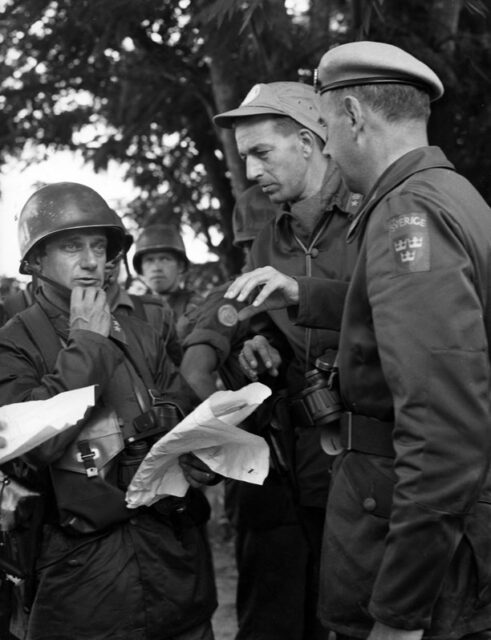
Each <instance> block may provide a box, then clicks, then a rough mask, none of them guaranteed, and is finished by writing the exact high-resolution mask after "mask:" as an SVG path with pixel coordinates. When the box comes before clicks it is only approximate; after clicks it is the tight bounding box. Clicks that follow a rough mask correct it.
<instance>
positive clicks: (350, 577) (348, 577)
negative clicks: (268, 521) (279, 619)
mask: <svg viewBox="0 0 491 640" xmlns="http://www.w3.org/2000/svg"><path fill="white" fill-rule="evenodd" d="M350 239H351V240H352V241H353V242H356V243H360V256H359V259H358V262H357V265H356V268H355V271H354V273H353V278H352V281H351V284H350V287H349V291H348V295H347V298H346V307H345V314H344V318H343V325H342V331H341V339H340V361H339V367H340V377H341V390H342V396H343V399H344V403H345V405H346V407H347V408H348V409H349V410H351V411H352V412H354V413H358V414H362V415H365V416H372V417H375V418H378V419H379V420H383V421H393V442H394V447H395V459H390V458H382V457H378V456H374V455H366V454H363V453H357V452H356V451H351V452H348V453H347V454H345V455H344V458H343V459H342V460H341V461H340V465H339V467H338V469H337V475H336V480H335V481H334V483H333V485H332V493H331V494H330V502H329V509H328V515H327V519H326V525H327V530H326V541H325V566H324V570H323V574H324V576H323V594H322V596H321V613H322V617H323V620H324V622H325V623H326V625H327V626H329V628H332V629H334V630H335V631H338V632H343V633H346V634H347V635H355V636H356V635H360V637H361V634H365V635H366V634H368V631H369V629H370V628H371V625H372V624H373V619H375V620H379V621H381V622H383V623H385V624H387V625H389V626H392V627H396V628H402V629H417V628H425V629H429V630H430V631H428V637H432V638H433V637H439V638H452V637H461V636H462V635H464V634H465V633H470V632H472V631H476V630H479V629H488V628H491V606H490V603H491V482H490V480H491V478H490V461H491V411H490V387H491V372H490V354H489V344H490V340H491V309H490V302H491V300H490V293H491V263H490V255H491V212H490V210H489V207H488V206H487V205H486V203H485V202H484V201H483V199H482V198H481V197H480V195H479V194H478V193H477V192H476V190H475V189H474V188H473V187H472V186H471V185H470V184H469V183H468V182H467V181H466V180H465V179H464V178H463V177H462V176H460V175H458V174H457V173H456V172H455V170H454V168H453V166H452V165H451V164H450V163H449V162H448V160H447V159H446V158H445V156H444V155H443V154H442V152H441V151H440V150H439V149H438V148H436V147H425V148H420V149H416V150H414V151H411V152H410V153H408V154H406V155H405V156H403V157H402V158H400V159H399V160H398V161H396V162H395V163H394V164H393V165H391V166H390V167H389V168H388V169H387V170H386V172H385V173H384V174H383V175H382V176H381V178H380V179H379V181H378V183H377V184H376V185H375V186H374V188H373V190H372V191H371V192H370V193H369V194H368V196H367V198H366V204H365V206H364V208H363V209H362V211H361V212H360V215H359V216H358V217H357V219H356V220H355V221H354V223H353V225H352V227H351V230H350ZM318 318H319V315H318Z"/></svg>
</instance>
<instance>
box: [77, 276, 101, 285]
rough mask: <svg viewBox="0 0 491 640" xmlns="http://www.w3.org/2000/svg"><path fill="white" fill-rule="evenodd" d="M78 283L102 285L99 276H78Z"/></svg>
mask: <svg viewBox="0 0 491 640" xmlns="http://www.w3.org/2000/svg"><path fill="white" fill-rule="evenodd" d="M76 281H77V284H78V285H80V286H81V287H100V286H101V281H100V279H99V278H77V280H76Z"/></svg>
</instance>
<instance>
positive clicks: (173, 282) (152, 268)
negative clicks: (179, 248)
mask: <svg viewBox="0 0 491 640" xmlns="http://www.w3.org/2000/svg"><path fill="white" fill-rule="evenodd" d="M141 269H142V276H143V279H144V280H145V282H146V283H147V285H148V286H149V287H150V289H152V291H155V292H156V293H170V292H171V291H175V290H176V289H177V288H178V286H179V280H180V276H181V274H182V272H183V265H182V263H181V261H180V260H179V258H178V257H177V256H176V255H175V253H173V252H172V251H149V252H148V253H145V254H144V256H143V257H142V262H141Z"/></svg>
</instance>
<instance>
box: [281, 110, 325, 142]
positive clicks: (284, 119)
mask: <svg viewBox="0 0 491 640" xmlns="http://www.w3.org/2000/svg"><path fill="white" fill-rule="evenodd" d="M272 119H274V123H275V129H276V131H278V132H279V133H281V134H282V135H284V136H289V135H292V134H294V133H298V132H299V131H300V130H301V129H309V127H306V126H305V125H304V124H301V123H300V122H297V121H296V120H294V119H293V118H290V117H289V116H272ZM309 131H310V132H311V133H312V134H313V135H314V136H315V140H316V143H317V146H318V147H319V148H320V149H323V148H324V141H323V140H322V138H321V137H320V136H318V135H317V134H316V133H315V131H312V129H309Z"/></svg>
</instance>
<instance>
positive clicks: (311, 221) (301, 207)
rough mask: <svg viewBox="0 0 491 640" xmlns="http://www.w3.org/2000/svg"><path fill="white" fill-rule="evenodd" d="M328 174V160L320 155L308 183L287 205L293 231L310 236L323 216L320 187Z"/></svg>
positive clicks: (314, 163) (313, 164)
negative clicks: (288, 205)
mask: <svg viewBox="0 0 491 640" xmlns="http://www.w3.org/2000/svg"><path fill="white" fill-rule="evenodd" d="M319 153H320V152H319ZM328 174H329V163H328V160H327V158H325V157H324V156H322V154H320V157H318V158H317V159H316V161H315V162H313V163H312V167H311V171H309V179H308V183H307V186H306V188H305V189H304V191H303V192H302V195H301V196H300V197H299V198H298V199H297V200H295V201H294V202H290V203H289V204H290V215H291V217H292V218H293V227H294V229H295V230H297V231H299V232H301V233H303V234H306V235H310V234H311V233H312V231H313V229H314V228H315V227H316V225H317V223H318V221H319V219H320V218H321V216H322V214H323V206H322V205H323V202H322V187H323V185H324V182H325V180H326V178H327V176H328Z"/></svg>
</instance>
